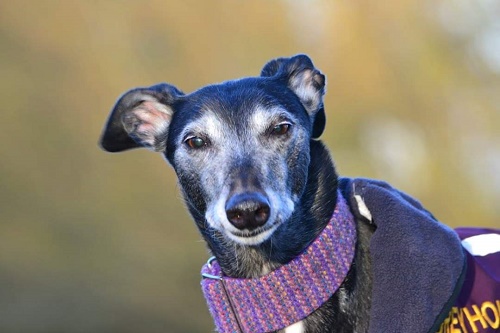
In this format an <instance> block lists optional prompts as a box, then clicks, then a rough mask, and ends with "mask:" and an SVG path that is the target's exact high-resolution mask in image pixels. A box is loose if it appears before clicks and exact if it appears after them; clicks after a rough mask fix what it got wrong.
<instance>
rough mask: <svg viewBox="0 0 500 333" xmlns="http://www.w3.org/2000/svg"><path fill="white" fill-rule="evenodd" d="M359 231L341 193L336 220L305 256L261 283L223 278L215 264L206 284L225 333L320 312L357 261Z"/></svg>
mask: <svg viewBox="0 0 500 333" xmlns="http://www.w3.org/2000/svg"><path fill="white" fill-rule="evenodd" d="M355 244H356V227H355V224H354V218H353V216H352V214H351V212H350V210H349V207H348V206H347V203H346V201H345V199H344V198H343V197H342V195H341V194H340V192H339V193H338V199H337V205H336V208H335V211H334V213H333V216H332V218H331V219H330V222H329V223H328V225H327V226H326V227H325V229H324V230H323V231H322V232H321V233H320V234H319V236H318V237H317V238H316V239H315V240H314V241H313V242H312V243H311V245H309V246H308V247H307V249H306V250H305V251H304V252H303V253H301V254H300V255H299V256H297V257H296V258H294V259H293V260H292V261H290V262H289V263H288V264H286V265H284V266H281V267H279V268H278V269H276V270H274V271H272V272H270V273H269V274H267V275H264V276H262V277H259V278H255V279H238V278H231V277H226V276H222V271H221V268H220V266H219V264H218V263H217V261H215V260H209V262H208V263H207V264H205V265H204V266H203V268H202V271H201V272H202V275H203V279H202V281H201V286H202V290H203V294H204V295H205V299H206V300H207V303H208V307H209V310H210V313H211V315H212V317H213V319H214V321H215V325H216V327H217V331H218V332H219V333H229V332H230V333H236V332H238V333H239V332H241V333H259V332H270V331H276V330H279V329H282V328H285V327H287V326H290V325H292V324H294V323H296V322H298V321H300V320H302V319H304V318H305V317H307V316H308V315H310V314H311V313H312V312H313V311H314V310H316V309H318V308H319V307H320V306H321V305H322V304H323V303H325V302H326V301H327V300H328V299H329V298H330V297H331V296H332V295H333V294H334V293H335V292H336V291H337V289H338V288H339V286H340V285H341V284H342V282H343V281H344V279H345V277H346V276H347V273H348V271H349V268H350V267H351V263H352V261H353V258H354V251H355Z"/></svg>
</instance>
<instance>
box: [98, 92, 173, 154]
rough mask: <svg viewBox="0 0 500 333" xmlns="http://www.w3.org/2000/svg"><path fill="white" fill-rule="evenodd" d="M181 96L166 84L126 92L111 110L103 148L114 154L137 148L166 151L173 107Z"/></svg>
mask: <svg viewBox="0 0 500 333" xmlns="http://www.w3.org/2000/svg"><path fill="white" fill-rule="evenodd" d="M182 95H183V93H182V92H181V91H180V90H178V89H177V88H175V87H174V86H171V85H169V84H166V83H161V84H157V85H154V86H151V87H149V88H136V89H132V90H130V91H128V92H126V93H125V94H123V96H121V97H120V99H118V101H117V102H116V105H115V106H114V108H113V110H112V111H111V114H110V116H109V118H108V122H107V123H106V126H105V127H104V131H103V133H102V136H101V140H100V145H101V147H102V148H103V149H104V150H106V151H109V152H113V153H114V152H120V151H124V150H127V149H132V148H138V147H146V148H149V149H151V150H153V151H158V152H159V151H164V150H165V146H166V138H167V134H168V127H169V125H170V122H171V120H172V116H173V114H174V109H173V104H174V102H175V101H176V100H177V99H178V98H179V97H180V96H182Z"/></svg>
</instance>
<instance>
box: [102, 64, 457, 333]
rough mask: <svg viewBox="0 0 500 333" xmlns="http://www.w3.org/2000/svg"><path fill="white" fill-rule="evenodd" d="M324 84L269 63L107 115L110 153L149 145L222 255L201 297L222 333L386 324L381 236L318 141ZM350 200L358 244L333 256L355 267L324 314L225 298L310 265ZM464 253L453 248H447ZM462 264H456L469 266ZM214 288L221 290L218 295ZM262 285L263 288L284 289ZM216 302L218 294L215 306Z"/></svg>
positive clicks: (320, 308) (130, 97)
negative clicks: (380, 287)
mask: <svg viewBox="0 0 500 333" xmlns="http://www.w3.org/2000/svg"><path fill="white" fill-rule="evenodd" d="M325 86H326V78H325V76H324V75H323V74H322V73H321V72H320V71H319V70H318V69H317V68H316V67H315V66H314V64H313V63H312V61H311V59H310V58H309V57H308V56H306V55H296V56H293V57H290V58H278V59H274V60H271V61H270V62H268V63H267V64H266V65H265V66H264V67H263V69H262V71H261V74H260V76H258V77H250V78H242V79H237V80H232V81H227V82H223V83H219V84H214V85H209V86H206V87H203V88H201V89H199V90H197V91H195V92H192V93H190V94H184V93H183V92H182V91H181V90H179V89H177V88H176V87H174V86H172V85H170V84H166V83H162V84H157V85H154V86H151V87H144V88H136V89H132V90H130V91H128V92H126V93H125V94H124V95H122V96H121V97H120V98H119V100H118V101H117V103H116V105H115V107H114V108H113V110H112V112H111V114H110V116H109V119H108V121H107V124H106V126H105V128H104V132H103V134H102V136H101V141H100V145H101V147H102V148H103V149H104V150H106V151H108V152H121V151H124V150H128V149H132V148H139V147H145V148H148V149H150V150H152V151H155V152H159V153H161V154H163V156H164V157H165V158H166V160H167V161H168V163H169V164H170V165H171V166H172V167H173V169H174V170H175V173H176V175H177V178H178V181H179V184H180V189H181V191H182V194H183V198H184V200H185V202H186V206H187V208H188V210H189V212H190V214H191V216H192V217H193V219H194V221H195V223H196V225H197V227H198V229H199V231H200V233H201V235H202V236H203V239H204V240H205V241H206V243H207V246H208V249H209V251H210V253H211V254H212V255H213V256H214V257H215V259H214V260H210V262H209V263H208V264H207V265H206V267H205V268H206V271H205V273H204V281H206V283H207V284H206V287H204V288H205V289H206V290H205V289H204V292H205V291H206V296H207V299H208V300H209V301H208V302H209V308H210V310H211V313H212V315H213V316H214V318H215V321H216V324H217V329H218V330H219V331H220V332H223V331H225V330H227V331H235V332H257V331H262V332H269V331H273V332H285V333H299V332H368V331H369V326H370V325H371V323H370V322H371V317H372V319H373V318H377V317H380V316H377V315H373V314H371V312H372V309H371V308H372V295H373V294H374V292H375V294H376V291H377V290H376V289H377V286H374V282H373V280H374V275H376V274H374V273H373V271H374V270H373V269H372V265H373V262H372V261H373V260H372V256H371V254H370V250H371V249H370V242H371V238H372V236H373V234H374V232H375V230H376V229H377V228H378V226H375V225H374V223H373V217H372V216H371V212H370V210H369V209H368V208H367V207H366V205H365V203H364V201H363V198H362V197H361V196H360V195H357V194H356V193H355V191H351V192H352V193H350V192H349V191H350V189H351V188H355V185H356V184H349V185H348V186H347V185H346V182H345V181H342V180H340V179H339V176H338V174H337V172H336V169H335V166H334V163H333V160H332V158H331V156H330V154H329V152H328V149H327V148H326V147H325V145H324V144H323V143H322V142H321V141H320V140H319V137H320V136H321V134H322V133H323V131H324V129H325V121H326V117H325V110H324V103H323V97H324V94H325ZM342 184H344V185H342ZM361 187H362V188H365V186H364V185H363V186H361ZM367 188H368V187H367ZM377 188H378V187H377ZM381 188H382V189H383V188H384V186H382V187H381ZM369 195H370V192H366V193H365V196H367V197H368V198H369ZM343 197H345V199H346V200H347V204H348V205H350V206H353V205H355V206H356V208H354V209H352V208H351V209H348V210H349V211H350V212H346V214H348V215H349V214H351V213H352V212H354V213H353V214H351V215H352V216H351V215H349V216H350V217H349V218H348V220H349V221H351V220H352V221H351V222H348V229H349V228H350V229H349V230H351V229H352V232H353V234H354V235H355V236H354V238H352V239H353V241H352V244H351V245H349V244H347V245H346V244H344V243H346V242H344V240H343V237H340V238H342V239H341V240H340V243H338V244H337V245H336V246H340V247H342V246H345V249H346V251H347V252H349V253H350V255H351V257H348V260H347V262H348V265H347V266H346V267H345V270H344V271H343V272H342V273H339V274H340V275H339V276H337V277H335V278H336V279H337V278H338V279H337V280H338V285H336V287H335V288H334V290H333V291H331V293H332V294H331V295H330V294H327V295H326V296H325V295H323V296H321V297H323V300H324V301H323V300H322V301H321V302H320V303H321V304H319V305H317V306H315V307H314V308H313V309H312V310H307V311H306V312H304V313H302V315H300V316H299V317H293V316H292V317H291V319H290V320H289V321H286V320H281V319H280V318H277V316H278V315H279V314H280V313H281V312H283V313H285V312H286V313H289V312H290V311H292V312H293V310H297V309H298V308H299V307H300V306H299V305H296V306H295V305H293V306H292V305H289V304H285V305H283V306H282V305H281V304H280V303H279V302H278V303H272V301H273V300H272V299H271V298H273V297H274V296H276V295H275V294H273V296H266V297H267V298H266V297H264V298H261V299H258V301H257V303H259V304H260V306H259V307H260V308H264V311H265V310H266V308H268V310H270V311H271V310H272V311H275V312H274V313H273V315H271V316H268V315H267V314H260V313H259V312H252V311H257V310H256V309H255V308H256V307H257V306H255V307H253V306H252V305H248V306H243V305H242V304H241V303H244V301H241V298H240V299H236V298H235V297H237V295H236V294H237V290H236V289H238V288H239V287H237V288H235V289H233V290H232V291H231V290H229V291H228V289H230V288H231V287H230V283H236V284H237V283H241V281H245V280H249V281H252V280H255V281H257V280H258V281H263V280H262V279H267V277H268V276H270V274H272V272H276V271H280V269H281V270H282V269H284V268H286V267H287V265H289V263H290V262H295V261H296V260H297V258H302V257H301V256H303V253H304V252H305V251H307V249H309V248H311V246H312V245H311V244H316V242H317V241H316V239H318V237H320V236H321V235H323V233H324V230H325V229H326V228H327V226H328V225H329V224H331V223H332V219H334V217H332V216H335V214H337V213H339V212H338V210H339V209H340V208H339V207H340V206H341V202H342V200H344V199H343ZM374 211H375V213H376V211H377V210H376V209H375V210H374ZM426 218H427V215H426ZM429 218H430V217H429ZM349 223H351V224H349ZM346 225H347V224H346ZM380 229H381V230H383V228H380ZM346 232H347V233H348V232H349V231H346ZM346 235H347V234H346ZM348 238H349V237H347V236H346V239H348ZM443 244H447V243H446V242H444V243H443ZM454 246H455V247H454ZM456 247H457V245H456V242H455V243H453V244H452V245H450V246H449V248H456ZM346 251H344V252H346ZM457 251H458V250H457ZM310 252H311V253H312V252H314V251H313V250H311V251H310ZM351 252H352V253H351ZM460 253H462V252H461V250H460ZM342 255H343V254H342ZM460 255H461V254H460ZM460 255H457V256H459V257H457V258H458V259H457V261H460V260H461V262H463V261H464V258H462V257H460ZM306 259H307V258H306ZM301 260H302V259H301ZM308 264H311V265H313V267H314V268H313V269H310V270H309V271H310V273H311V274H314V273H315V271H320V270H321V267H318V266H317V260H312V261H309V262H308ZM314 265H316V266H314ZM388 265H389V266H390V264H388ZM213 266H216V267H217V269H218V270H219V271H218V273H217V274H216V275H214V273H213V271H209V269H212V268H213ZM460 269H461V268H460ZM282 271H283V270H282ZM375 271H376V270H375ZM460 272H461V270H460ZM291 274H292V275H293V276H295V275H294V274H298V273H294V272H292V273H291ZM457 274H458V273H457ZM222 276H223V277H224V278H225V280H224V279H223V278H222ZM460 276H462V275H460ZM226 278H227V279H226ZM231 279H232V280H231ZM259 279H260V280H259ZM455 280H458V278H454V280H453V284H455V283H456V281H455ZM266 281H267V280H266ZM280 281H281V280H280ZM302 281H304V280H302ZM212 282H213V283H216V284H217V286H216V287H211V285H209V283H212ZM282 282H283V281H282ZM259 283H260V282H259ZM265 283H267V284H266V286H265V287H262V285H259V286H260V287H259V288H261V289H259V290H261V291H262V290H264V289H266V288H267V289H269V288H274V287H275V285H276V283H274V282H272V283H271V282H269V281H267V282H265ZM270 284H272V286H270ZM277 284H278V285H280V286H281V284H280V283H277ZM238 286H241V285H240V284H238ZM210 288H212V289H210ZM213 288H215V289H213ZM241 288H244V287H241ZM294 288H295V289H301V290H300V291H298V292H299V293H300V292H308V291H307V290H306V291H304V290H303V289H309V288H310V289H319V288H316V287H314V286H301V285H298V286H297V285H294ZM374 288H375V290H374ZM453 288H455V287H453ZM267 289H266V290H267ZM285 289H286V288H285ZM292 289H293V288H292ZM242 290H246V289H242ZM283 290H284V289H283ZM283 290H282V291H283ZM453 290H454V289H453ZM264 291H265V290H264ZM264 291H263V292H264ZM278 292H279V290H278ZM210 293H217V295H216V297H215V298H213V299H212V300H210V299H209V298H210V297H211V296H210ZM245 293H247V294H248V293H254V291H250V292H246V291H245ZM235 295H236V296H235ZM240 296H241V295H240ZM241 297H246V295H243V296H241ZM277 297H278V298H279V295H278V296H277ZM283 297H284V296H283ZM293 297H295V298H294V300H297V299H298V296H293ZM293 297H292V298H293ZM309 297H311V298H314V297H316V296H314V295H309V294H308V295H306V296H305V298H307V299H308V301H309ZM386 297H387V296H386ZM221 299H222V300H227V306H226V307H225V308H230V310H229V314H227V316H228V318H230V319H228V320H226V321H227V322H230V324H228V325H233V326H231V327H233V328H227V329H226V328H224V327H223V326H224V325H226V321H225V320H223V319H221V318H222V317H221V318H219V319H217V318H216V317H217V316H218V314H217V311H219V310H218V309H217V308H216V305H214V304H215V303H217V302H219V301H220V300H221ZM238 300H239V301H238ZM447 300H448V299H447ZM292 301H293V300H292ZM248 302H249V304H250V303H251V301H248ZM298 303H300V302H298ZM306 303H307V302H306ZM309 303H314V302H313V301H310V302H309ZM273 304H274V305H273ZM307 306H309V305H307ZM439 306H440V307H441V305H439ZM450 306H451V305H450ZM382 307H383V306H382ZM271 308H272V309H271ZM290 309H292V310H290ZM308 309H309V308H308ZM448 309H449V308H448ZM289 310H290V311H289ZM242 311H243V312H242ZM244 311H247V312H244ZM248 311H249V312H248ZM287 311H288V312H287ZM297 311H298V310H297ZM256 313H257V314H256ZM447 313H448V312H446V314H447ZM252 314H253V315H252ZM221 316H223V315H221ZM262 316H267V317H266V318H268V319H266V320H267V321H266V320H263V321H262V325H264V326H265V325H268V326H267V329H266V328H259V329H257V328H248V327H253V326H248V325H253V324H252V323H251V322H252V320H254V319H255V318H257V317H259V318H260V317H262ZM243 317H244V318H243ZM269 318H271V319H269ZM441 319H444V317H443V318H441ZM295 320H297V321H295ZM417 320H418V318H417ZM433 320H434V319H433ZM246 321H248V322H250V323H246ZM278 321H279V322H280V324H279V325H278V324H276V322H278ZM234 322H236V323H234ZM275 324H276V325H275ZM372 324H373V323H372ZM433 327H434V328H433V329H434V331H436V329H435V328H436V327H437V326H435V325H434V326H433ZM372 328H373V325H372ZM389 331H391V332H397V331H396V330H387V331H386V332H389ZM411 331H414V332H417V331H418V330H411ZM399 332H401V331H399Z"/></svg>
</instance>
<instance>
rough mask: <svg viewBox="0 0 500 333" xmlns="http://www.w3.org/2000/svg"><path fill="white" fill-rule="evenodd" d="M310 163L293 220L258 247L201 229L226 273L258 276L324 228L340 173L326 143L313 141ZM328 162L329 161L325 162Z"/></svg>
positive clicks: (200, 223)
mask: <svg viewBox="0 0 500 333" xmlns="http://www.w3.org/2000/svg"><path fill="white" fill-rule="evenodd" d="M310 149H311V158H312V160H311V162H310V165H309V171H308V179H307V184H306V187H305V191H304V193H306V194H303V195H302V199H301V200H303V201H302V202H301V204H299V205H297V207H300V209H296V210H295V211H294V213H293V214H292V216H291V217H290V219H289V220H288V221H286V222H284V223H283V224H282V225H281V227H279V228H278V229H277V230H276V231H275V232H274V234H273V235H272V236H271V237H270V238H269V239H268V240H267V241H265V242H264V243H262V244H260V245H258V246H245V245H241V244H237V243H235V242H233V241H231V240H228V239H227V238H225V237H224V236H223V235H222V234H220V233H219V232H217V231H215V230H213V229H204V228H203V227H201V228H200V230H201V232H202V235H203V237H204V238H205V240H206V241H207V243H208V246H209V248H210V250H211V252H212V253H213V255H214V256H215V257H216V258H217V261H218V262H219V265H220V266H221V269H222V271H223V272H224V274H225V275H226V276H230V277H238V278H255V277H259V276H262V275H265V274H267V273H268V272H270V271H271V270H274V269H276V268H277V267H279V266H281V265H284V264H286V263H287V262H289V261H290V260H292V259H293V258H294V257H295V256H297V255H298V254H299V253H301V252H302V251H303V250H304V249H305V248H306V247H307V246H308V245H309V244H310V243H311V242H312V241H313V240H314V239H315V238H316V236H317V235H318V234H319V233H320V232H321V231H322V230H323V229H324V227H325V226H326V224H327V223H328V221H329V219H330V217H331V216H332V214H333V210H334V209H335V203H336V201H337V174H336V172H335V167H334V165H333V162H332V159H331V158H330V156H329V153H328V151H327V149H326V148H325V146H324V145H323V144H322V143H321V142H319V141H311V144H310ZM326 161H328V162H326ZM191 213H192V214H193V213H194V214H193V217H194V218H195V220H196V222H197V224H198V226H206V223H205V221H204V217H203V216H201V214H196V212H193V211H191Z"/></svg>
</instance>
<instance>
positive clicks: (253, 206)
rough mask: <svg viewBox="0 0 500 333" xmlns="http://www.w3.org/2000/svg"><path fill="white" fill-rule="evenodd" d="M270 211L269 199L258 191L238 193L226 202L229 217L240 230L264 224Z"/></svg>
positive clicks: (252, 228)
mask: <svg viewBox="0 0 500 333" xmlns="http://www.w3.org/2000/svg"><path fill="white" fill-rule="evenodd" d="M270 212H271V207H269V201H267V199H266V197H264V196H263V195H262V194H260V193H258V192H250V193H241V194H236V195H233V196H232V197H231V198H229V200H228V201H227V202H226V216H227V219H228V220H229V222H231V224H232V225H234V226H235V227H236V228H238V229H240V230H243V229H248V230H254V229H257V228H258V227H261V226H263V225H264V224H265V223H266V222H267V219H268V218H269V213H270Z"/></svg>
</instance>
